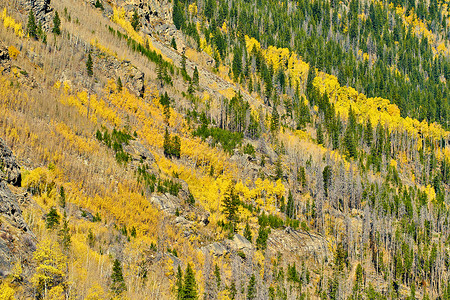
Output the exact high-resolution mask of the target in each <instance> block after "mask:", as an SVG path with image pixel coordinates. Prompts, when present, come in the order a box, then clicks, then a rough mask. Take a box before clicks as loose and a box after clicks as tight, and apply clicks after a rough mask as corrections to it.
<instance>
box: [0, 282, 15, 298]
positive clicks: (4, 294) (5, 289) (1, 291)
mask: <svg viewBox="0 0 450 300" xmlns="http://www.w3.org/2000/svg"><path fill="white" fill-rule="evenodd" d="M14 293H15V291H14V289H13V288H12V287H10V286H9V284H7V283H6V282H3V283H2V284H1V285H0V299H2V300H14V299H15V298H14Z"/></svg>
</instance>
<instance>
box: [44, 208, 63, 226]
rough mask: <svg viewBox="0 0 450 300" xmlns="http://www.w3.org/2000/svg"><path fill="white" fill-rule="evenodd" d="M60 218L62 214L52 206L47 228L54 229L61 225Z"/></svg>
mask: <svg viewBox="0 0 450 300" xmlns="http://www.w3.org/2000/svg"><path fill="white" fill-rule="evenodd" d="M59 218H60V216H59V214H58V212H57V211H56V209H55V208H54V207H52V208H50V211H49V212H48V214H47V217H46V223H47V228H48V229H53V228H55V227H56V226H57V225H59Z"/></svg>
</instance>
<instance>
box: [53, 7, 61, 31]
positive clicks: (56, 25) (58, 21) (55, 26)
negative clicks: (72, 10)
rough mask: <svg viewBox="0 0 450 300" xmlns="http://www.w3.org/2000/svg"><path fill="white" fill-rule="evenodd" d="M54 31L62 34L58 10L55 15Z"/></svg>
mask: <svg viewBox="0 0 450 300" xmlns="http://www.w3.org/2000/svg"><path fill="white" fill-rule="evenodd" d="M52 32H53V33H54V34H57V35H60V34H61V19H60V18H59V14H58V12H57V11H56V12H55V16H54V17H53V29H52Z"/></svg>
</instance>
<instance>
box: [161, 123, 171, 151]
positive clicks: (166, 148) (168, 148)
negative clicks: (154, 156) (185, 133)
mask: <svg viewBox="0 0 450 300" xmlns="http://www.w3.org/2000/svg"><path fill="white" fill-rule="evenodd" d="M163 149H164V155H165V156H171V155H172V143H171V138H170V134H169V130H167V128H166V132H165V133H164V143H163Z"/></svg>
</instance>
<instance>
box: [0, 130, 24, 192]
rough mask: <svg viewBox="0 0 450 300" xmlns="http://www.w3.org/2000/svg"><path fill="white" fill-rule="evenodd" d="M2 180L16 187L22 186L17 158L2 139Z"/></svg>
mask: <svg viewBox="0 0 450 300" xmlns="http://www.w3.org/2000/svg"><path fill="white" fill-rule="evenodd" d="M0 179H4V180H6V181H7V182H8V183H10V184H13V185H15V186H20V184H21V181H22V176H21V175H20V167H19V165H18V164H17V161H16V158H15V157H14V155H13V153H12V151H11V149H9V148H8V146H7V145H6V143H5V142H4V141H3V140H2V139H0Z"/></svg>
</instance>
